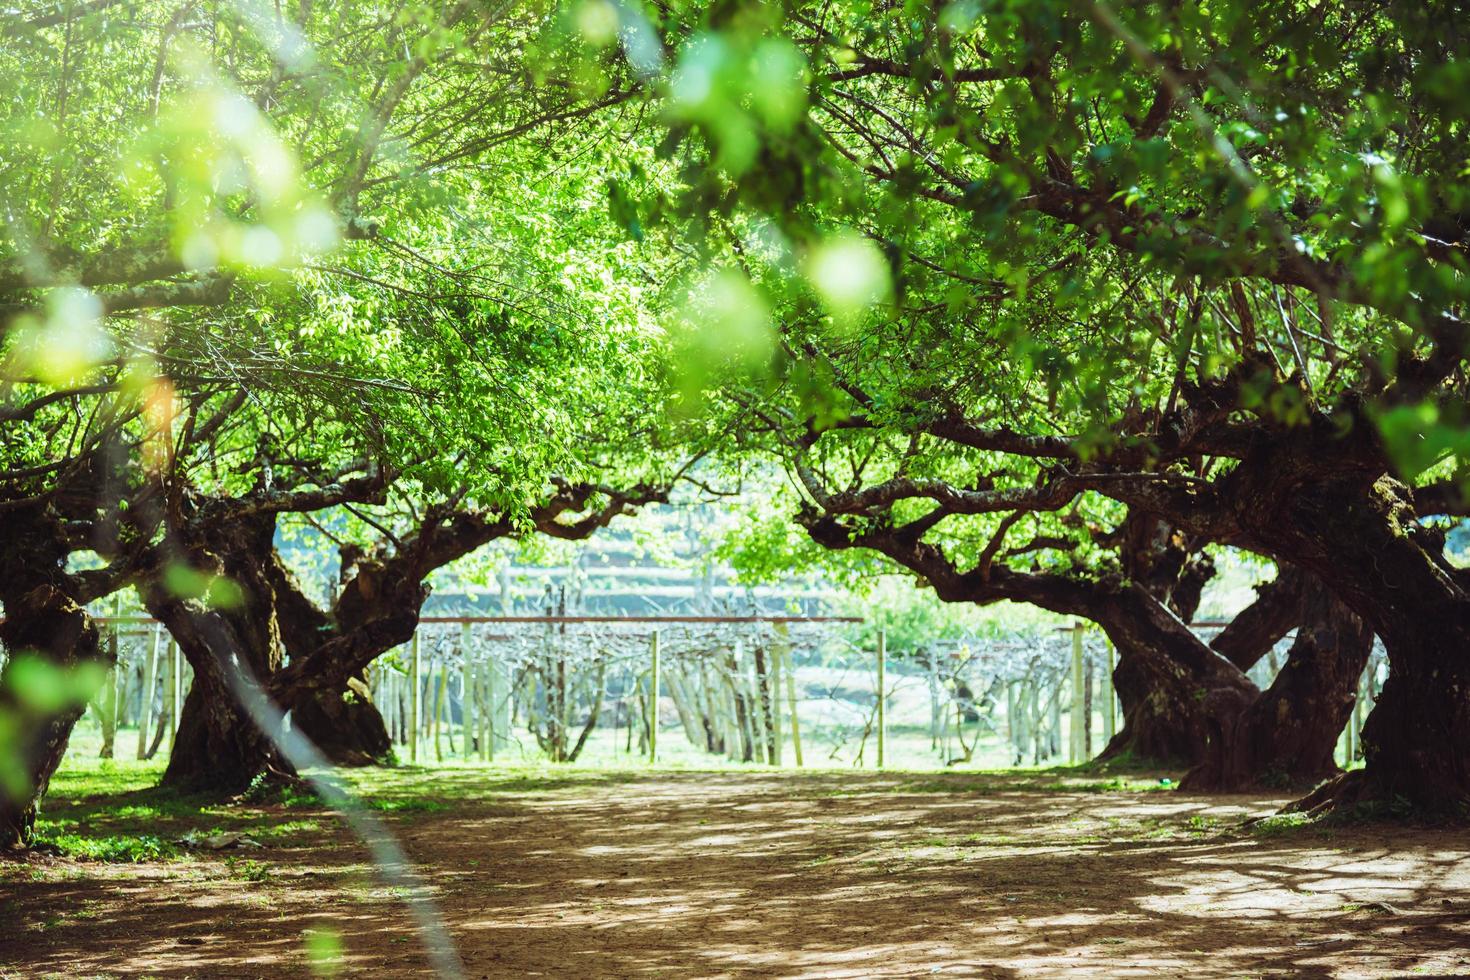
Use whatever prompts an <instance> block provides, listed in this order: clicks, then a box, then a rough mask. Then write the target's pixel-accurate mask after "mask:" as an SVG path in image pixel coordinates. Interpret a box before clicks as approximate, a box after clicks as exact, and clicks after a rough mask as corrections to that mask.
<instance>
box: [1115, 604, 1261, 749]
mask: <svg viewBox="0 0 1470 980" xmlns="http://www.w3.org/2000/svg"><path fill="white" fill-rule="evenodd" d="M1097 622H1098V623H1099V625H1101V626H1102V627H1103V629H1104V631H1106V632H1107V634H1108V638H1109V639H1111V640H1112V641H1113V645H1114V647H1116V648H1117V651H1118V665H1117V668H1116V669H1115V670H1114V672H1113V685H1114V688H1115V690H1116V691H1117V692H1118V698H1119V700H1120V701H1121V702H1122V704H1123V727H1122V728H1121V729H1120V730H1119V731H1118V733H1117V734H1116V735H1114V736H1113V739H1112V741H1110V742H1109V743H1108V745H1107V746H1106V747H1105V748H1104V749H1103V752H1102V754H1101V756H1099V758H1100V759H1101V760H1102V761H1109V760H1120V759H1124V758H1126V759H1129V760H1137V761H1147V762H1151V763H1155V764H1160V765H1166V766H1176V767H1185V768H1187V767H1190V766H1194V765H1196V764H1198V763H1199V762H1200V761H1202V760H1203V759H1205V758H1206V757H1208V755H1209V753H1210V752H1211V751H1213V748H1214V746H1216V745H1217V744H1219V743H1220V742H1221V741H1222V740H1223V739H1225V738H1227V737H1228V735H1229V733H1230V732H1231V731H1232V730H1233V727H1234V725H1235V723H1236V719H1237V718H1238V717H1239V716H1240V715H1241V714H1242V713H1243V712H1244V711H1245V710H1246V708H1247V707H1249V705H1250V704H1251V703H1252V702H1253V701H1254V700H1255V699H1256V698H1257V696H1258V695H1259V690H1258V689H1257V688H1256V686H1255V684H1254V683H1252V682H1251V680H1250V678H1248V677H1246V676H1245V674H1244V672H1242V671H1241V670H1240V669H1239V668H1237V667H1235V666H1234V665H1233V664H1231V663H1230V662H1229V661H1227V660H1226V659H1225V658H1224V657H1221V656H1220V655H1219V654H1217V653H1216V652H1215V651H1213V650H1211V649H1210V648H1209V647H1208V646H1206V645H1205V643H1204V642H1203V641H1202V640H1200V639H1199V638H1198V637H1197V636H1195V635H1194V633H1193V631H1191V630H1190V628H1189V627H1188V626H1187V625H1186V624H1185V623H1184V622H1183V621H1182V620H1181V619H1179V617H1178V616H1176V615H1174V613H1173V612H1172V611H1171V610H1169V609H1166V608H1165V607H1164V606H1163V604H1162V603H1160V602H1159V601H1158V600H1157V599H1155V598H1154V597H1153V596H1151V595H1149V594H1148V592H1147V591H1146V590H1144V589H1143V588H1141V587H1139V586H1136V585H1128V586H1124V587H1123V588H1121V589H1119V590H1118V591H1117V593H1116V594H1115V596H1114V597H1113V598H1112V599H1111V600H1110V601H1108V602H1105V603H1103V604H1102V606H1101V608H1100V610H1099V612H1098V617H1097Z"/></svg>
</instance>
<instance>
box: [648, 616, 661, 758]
mask: <svg viewBox="0 0 1470 980" xmlns="http://www.w3.org/2000/svg"><path fill="white" fill-rule="evenodd" d="M658 645H659V643H658V630H654V631H653V632H652V633H651V634H649V637H648V653H649V657H650V658H651V659H652V660H653V671H652V673H651V674H650V675H649V691H650V693H651V695H652V696H651V698H650V699H649V708H648V761H649V762H650V763H657V762H658V696H659V674H658V654H659V650H658Z"/></svg>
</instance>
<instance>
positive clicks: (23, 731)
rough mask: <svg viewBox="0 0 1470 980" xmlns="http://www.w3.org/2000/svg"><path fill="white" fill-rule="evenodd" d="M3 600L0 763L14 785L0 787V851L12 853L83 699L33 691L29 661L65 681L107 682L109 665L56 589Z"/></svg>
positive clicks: (23, 841)
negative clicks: (82, 676) (90, 674)
mask: <svg viewBox="0 0 1470 980" xmlns="http://www.w3.org/2000/svg"><path fill="white" fill-rule="evenodd" d="M4 599H5V620H4V622H3V624H0V642H3V643H4V645H5V649H6V651H7V653H8V659H7V660H6V662H5V669H4V671H3V672H0V724H3V725H5V726H6V727H7V728H9V730H10V731H11V732H13V733H14V734H12V735H7V736H6V738H5V741H6V742H7V743H9V744H8V746H7V747H5V748H3V749H0V753H3V754H0V765H5V766H7V768H9V767H14V771H12V772H11V773H7V776H13V777H15V782H16V785H10V783H11V780H10V779H7V780H5V781H4V782H3V783H0V850H15V849H19V848H25V847H29V846H30V844H31V840H32V836H33V834H34V832H35V825H36V814H37V812H38V809H39V806H40V800H41V798H42V797H43V796H45V794H46V790H47V788H48V787H49V786H50V784H51V777H52V775H54V774H55V772H56V767H57V766H59V765H60V764H61V758H62V756H63V755H64V754H65V753H66V746H67V743H68V741H70V739H71V732H72V728H73V727H75V725H76V723H77V719H78V718H80V717H81V716H82V712H83V711H85V710H86V705H87V699H86V696H85V695H82V696H72V692H61V691H54V692H53V691H37V690H33V689H32V688H33V687H35V686H37V683H38V681H39V682H40V683H41V684H45V683H46V680H42V679H37V678H35V677H34V675H32V678H33V679H32V680H30V681H27V680H26V679H25V675H27V674H29V673H30V672H29V671H27V670H26V665H27V663H28V662H29V661H32V659H34V660H35V661H39V662H40V663H42V664H45V665H46V666H47V667H50V668H52V669H53V670H52V671H48V672H47V673H48V674H53V677H55V678H57V679H61V678H65V682H66V683H68V684H70V683H73V682H75V681H76V680H77V671H78V669H79V668H86V667H90V668H92V669H94V670H95V671H96V672H97V674H98V676H99V678H101V677H105V676H106V671H107V669H108V668H109V667H110V666H111V662H110V661H109V660H108V655H107V652H106V651H107V648H106V647H104V646H103V645H102V644H101V643H100V642H99V637H98V633H97V627H96V625H95V624H94V623H93V622H92V618H91V617H90V616H89V615H87V611H86V609H85V608H83V607H82V606H81V605H80V604H78V603H77V602H75V601H73V600H72V598H71V597H69V596H68V595H66V594H65V592H63V591H62V590H61V589H59V588H57V587H56V586H54V585H49V584H44V585H38V586H36V587H35V588H34V589H31V590H29V591H28V592H26V593H24V594H22V595H19V596H16V595H14V594H12V593H10V592H8V590H7V592H6V593H5V595H4ZM48 679H49V678H48ZM47 686H49V685H47Z"/></svg>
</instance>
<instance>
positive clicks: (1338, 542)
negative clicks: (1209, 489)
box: [1222, 433, 1470, 819]
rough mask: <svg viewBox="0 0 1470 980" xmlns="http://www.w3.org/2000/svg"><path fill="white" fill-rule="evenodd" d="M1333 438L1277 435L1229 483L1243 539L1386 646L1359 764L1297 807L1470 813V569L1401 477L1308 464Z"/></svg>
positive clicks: (1459, 815)
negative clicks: (1335, 600)
mask: <svg viewBox="0 0 1470 980" xmlns="http://www.w3.org/2000/svg"><path fill="white" fill-rule="evenodd" d="M1335 438H1337V437H1336V436H1334V435H1331V434H1328V435H1321V434H1313V433H1308V434H1306V435H1304V436H1302V437H1300V438H1299V439H1298V440H1291V439H1285V438H1283V439H1281V440H1278V441H1276V444H1274V445H1270V446H1267V447H1265V448H1263V449H1262V450H1261V451H1260V452H1259V453H1258V454H1257V455H1254V456H1252V457H1249V458H1247V459H1246V460H1244V461H1242V463H1241V464H1240V466H1238V467H1237V470H1236V471H1235V472H1233V473H1232V477H1234V479H1233V480H1232V482H1231V483H1230V484H1229V485H1228V486H1224V487H1222V490H1223V491H1224V492H1225V493H1227V494H1228V495H1229V496H1228V498H1227V499H1230V500H1232V501H1238V503H1236V508H1237V510H1236V513H1235V515H1234V516H1235V520H1236V521H1237V522H1238V523H1239V525H1240V526H1241V528H1242V534H1243V536H1244V537H1246V538H1247V539H1248V540H1250V542H1251V543H1252V544H1253V545H1255V546H1258V547H1259V550H1262V551H1266V552H1270V553H1274V554H1277V555H1279V556H1280V557H1283V558H1286V559H1287V560H1289V561H1292V562H1293V563H1295V564H1297V565H1299V566H1301V567H1302V568H1304V569H1306V570H1308V571H1310V572H1313V573H1315V574H1316V575H1317V577H1318V578H1320V579H1321V580H1322V581H1323V582H1324V583H1325V584H1326V585H1327V586H1328V588H1329V589H1331V590H1332V591H1333V592H1334V593H1335V594H1336V595H1337V596H1338V597H1339V598H1340V599H1341V600H1342V601H1343V602H1344V603H1345V604H1346V605H1347V606H1349V607H1350V608H1351V609H1352V610H1353V611H1354V612H1355V613H1357V614H1358V615H1359V616H1361V617H1362V618H1363V619H1364V620H1365V621H1366V623H1367V625H1368V626H1369V627H1370V628H1371V629H1372V630H1373V632H1375V633H1377V635H1378V636H1379V637H1380V638H1381V639H1382V640H1383V645H1384V648H1385V650H1386V651H1387V653H1388V662H1389V677H1388V681H1387V682H1386V683H1385V684H1384V686H1383V691H1382V694H1381V695H1380V697H1379V699H1378V703H1377V704H1376V705H1375V707H1374V709H1373V712H1372V713H1371V714H1370V715H1369V716H1368V720H1367V722H1366V724H1365V725H1364V728H1363V733H1362V743H1363V757H1364V767H1363V769H1361V770H1358V771H1354V772H1350V773H1348V774H1346V775H1344V776H1342V777H1340V778H1339V779H1337V780H1334V781H1333V782H1331V783H1329V784H1327V785H1326V786H1324V787H1322V788H1320V789H1319V790H1318V791H1317V792H1315V793H1313V794H1312V795H1310V796H1308V797H1307V798H1306V799H1304V800H1302V801H1299V803H1298V806H1300V807H1302V808H1304V809H1308V810H1311V811H1313V812H1323V811H1325V810H1328V809H1333V808H1337V807H1355V806H1356V805H1357V804H1360V803H1368V804H1373V805H1376V806H1379V807H1385V808H1390V809H1402V810H1406V811H1413V812H1417V813H1420V814H1424V815H1448V816H1453V817H1457V818H1461V819H1463V818H1466V817H1470V576H1467V574H1466V572H1465V571H1463V570H1460V569H1456V568H1454V567H1453V566H1452V565H1450V563H1449V562H1448V561H1446V560H1445V558H1444V555H1443V540H1442V538H1441V537H1440V536H1439V535H1437V534H1436V532H1434V531H1431V530H1428V529H1425V528H1423V527H1421V526H1420V525H1419V523H1418V517H1417V515H1416V514H1415V512H1414V509H1413V506H1412V503H1411V501H1412V496H1411V494H1410V492H1409V491H1408V489H1407V488H1406V487H1404V486H1403V485H1402V484H1400V483H1399V482H1397V481H1396V480H1393V479H1391V478H1389V477H1383V476H1377V477H1375V476H1374V473H1373V470H1374V468H1373V467H1368V466H1366V465H1365V466H1364V467H1363V468H1362V469H1359V470H1356V471H1355V470H1354V469H1352V468H1350V467H1349V466H1348V465H1347V463H1348V462H1351V458H1350V457H1349V458H1348V459H1347V461H1346V462H1342V463H1341V465H1339V466H1338V469H1337V470H1335V471H1334V473H1333V475H1332V476H1329V477H1325V478H1324V477H1323V475H1322V473H1321V471H1320V469H1317V470H1312V469H1310V468H1309V467H1310V466H1311V465H1312V464H1313V463H1314V462H1316V464H1317V465H1318V466H1320V458H1321V456H1322V453H1323V452H1324V450H1323V449H1322V447H1321V446H1320V445H1319V444H1318V443H1320V442H1322V441H1324V440H1331V439H1335ZM1313 439H1315V440H1316V441H1312V440H1313ZM1330 448H1334V449H1336V447H1335V446H1334V447H1330ZM1341 455H1342V453H1341V450H1338V451H1337V452H1336V453H1334V456H1335V457H1340V456H1341ZM1335 461H1339V462H1340V460H1336V459H1335ZM1370 461H1371V460H1370Z"/></svg>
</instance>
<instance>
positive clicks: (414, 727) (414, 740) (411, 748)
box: [408, 630, 422, 762]
mask: <svg viewBox="0 0 1470 980" xmlns="http://www.w3.org/2000/svg"><path fill="white" fill-rule="evenodd" d="M408 680H409V685H408V733H409V734H408V758H409V760H410V761H412V762H418V761H419V714H420V708H421V707H422V706H421V704H420V702H421V701H422V695H421V693H420V691H419V631H418V630H414V631H413V639H412V640H411V641H410V643H409V656H408Z"/></svg>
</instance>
